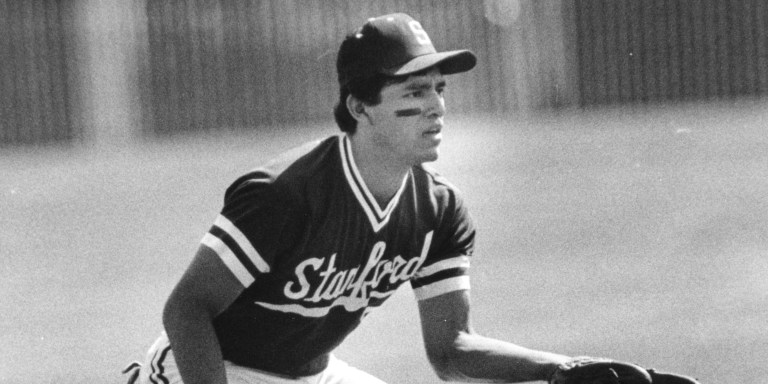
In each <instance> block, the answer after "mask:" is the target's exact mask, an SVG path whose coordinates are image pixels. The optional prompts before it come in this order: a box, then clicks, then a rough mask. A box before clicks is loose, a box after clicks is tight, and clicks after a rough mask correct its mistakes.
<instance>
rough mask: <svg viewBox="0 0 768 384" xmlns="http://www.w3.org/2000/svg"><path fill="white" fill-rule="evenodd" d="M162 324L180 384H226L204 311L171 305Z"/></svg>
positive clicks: (210, 327) (212, 330) (213, 337)
mask: <svg viewBox="0 0 768 384" xmlns="http://www.w3.org/2000/svg"><path fill="white" fill-rule="evenodd" d="M163 324H164V326H165V331H166V333H167V334H168V339H169V340H170V342H171V348H172V350H173V356H174V358H175V359H176V365H177V366H178V368H179V373H180V374H181V378H182V380H183V381H184V384H203V383H205V384H226V382H227V379H226V374H225V370H224V361H223V358H222V355H221V347H220V345H219V340H218V338H217V337H216V332H215V331H214V328H213V322H212V319H211V316H210V315H209V314H208V313H207V312H206V311H205V310H202V309H201V308H199V307H196V306H194V305H184V304H182V303H177V304H174V303H172V302H171V303H168V304H167V305H166V307H165V310H164V313H163Z"/></svg>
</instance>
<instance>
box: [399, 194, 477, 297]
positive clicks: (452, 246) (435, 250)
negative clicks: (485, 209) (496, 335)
mask: <svg viewBox="0 0 768 384" xmlns="http://www.w3.org/2000/svg"><path fill="white" fill-rule="evenodd" d="M446 206H447V208H446V210H445V215H444V217H443V220H442V223H441V225H440V226H439V227H438V230H437V231H436V232H435V234H434V239H433V246H432V247H431V249H430V251H429V253H428V255H427V259H426V261H425V262H424V263H423V264H422V266H421V267H420V268H419V269H418V270H417V271H416V274H415V275H414V276H413V278H411V286H412V287H413V291H414V294H415V295H416V298H417V299H418V300H425V299H429V298H432V297H435V296H439V295H442V294H444V293H448V292H452V291H457V290H466V289H469V287H470V285H469V265H470V257H471V256H472V253H473V252H474V247H475V227H474V223H473V222H472V218H471V217H470V215H469V212H468V211H467V209H466V206H464V204H463V201H462V199H461V197H460V196H459V195H457V194H455V195H451V197H450V198H449V199H448V202H447V203H446Z"/></svg>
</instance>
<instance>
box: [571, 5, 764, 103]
mask: <svg viewBox="0 0 768 384" xmlns="http://www.w3.org/2000/svg"><path fill="white" fill-rule="evenodd" d="M575 3H576V6H575V7H574V9H575V16H576V26H577V31H578V43H577V46H578V59H579V94H580V97H581V105H582V106H589V105H595V104H598V105H600V104H611V103H620V104H625V103H646V102H652V103H654V102H666V101H690V100H708V99H721V98H733V97H739V96H759V95H765V94H766V92H768V41H767V39H768V36H766V31H768V3H766V2H765V0H696V1H687V0H642V1H639V0H575Z"/></svg>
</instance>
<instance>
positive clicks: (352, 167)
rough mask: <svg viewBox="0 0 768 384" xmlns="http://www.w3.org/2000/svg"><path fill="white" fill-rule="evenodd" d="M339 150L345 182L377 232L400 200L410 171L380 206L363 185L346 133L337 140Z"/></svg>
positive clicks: (386, 221) (363, 181)
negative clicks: (386, 201)
mask: <svg viewBox="0 0 768 384" xmlns="http://www.w3.org/2000/svg"><path fill="white" fill-rule="evenodd" d="M339 152H340V153H341V165H342V168H343V169H344V176H345V177H346V179H347V183H348V184H349V187H350V188H351V189H352V193H353V194H354V195H355V198H356V199H357V202H358V203H359V204H360V207H361V208H363V211H364V212H365V215H366V216H367V217H368V221H370V223H371V226H372V227H373V231H374V232H378V231H379V230H380V229H381V228H383V227H384V226H385V225H386V224H387V223H388V222H389V218H390V216H391V215H392V211H394V210H395V207H397V203H398V202H399V201H400V196H401V195H402V194H403V191H404V190H405V187H406V184H407V181H408V174H410V172H409V173H408V174H406V175H405V176H404V177H403V182H402V183H401V184H400V188H399V189H398V190H397V193H395V195H394V196H392V199H390V201H389V203H388V204H387V206H386V207H384V208H382V207H380V206H379V203H378V201H376V198H374V197H373V194H372V193H371V191H370V190H369V189H368V186H367V185H365V180H363V178H362V177H361V176H360V172H359V171H358V169H357V164H355V159H354V157H353V156H352V146H351V143H350V140H349V137H348V136H347V135H343V136H341V139H340V140H339Z"/></svg>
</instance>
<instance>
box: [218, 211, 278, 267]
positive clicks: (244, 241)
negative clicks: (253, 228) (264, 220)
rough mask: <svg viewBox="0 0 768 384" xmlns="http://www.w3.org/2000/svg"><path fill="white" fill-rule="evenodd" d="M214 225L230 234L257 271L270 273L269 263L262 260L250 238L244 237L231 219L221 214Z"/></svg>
mask: <svg viewBox="0 0 768 384" xmlns="http://www.w3.org/2000/svg"><path fill="white" fill-rule="evenodd" d="M213 225H215V226H217V227H219V228H221V229H222V230H223V231H224V232H226V233H228V234H229V236H231V237H232V238H233V239H234V240H235V242H237V245H238V246H239V247H240V249H242V250H243V252H245V254H246V256H248V258H249V259H251V261H252V262H253V265H255V266H256V269H258V270H259V272H261V273H267V272H269V264H267V262H266V261H264V259H262V258H261V255H259V252H257V251H256V248H254V247H253V245H252V244H251V242H250V241H248V238H247V237H245V235H243V233H242V232H240V230H239V229H237V227H236V226H235V225H234V224H232V222H231V221H229V219H227V218H226V217H224V215H221V214H220V215H219V216H218V217H217V218H216V221H215V222H214V223H213Z"/></svg>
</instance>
